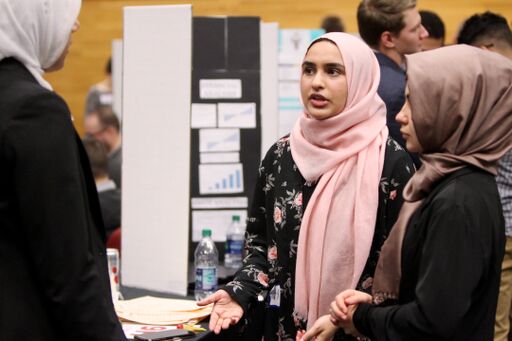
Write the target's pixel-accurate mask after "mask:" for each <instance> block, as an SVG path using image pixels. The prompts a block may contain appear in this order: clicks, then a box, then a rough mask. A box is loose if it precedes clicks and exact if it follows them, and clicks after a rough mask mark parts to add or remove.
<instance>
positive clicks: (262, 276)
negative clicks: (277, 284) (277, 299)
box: [258, 272, 268, 287]
mask: <svg viewBox="0 0 512 341" xmlns="http://www.w3.org/2000/svg"><path fill="white" fill-rule="evenodd" d="M258 282H260V284H261V285H263V286H266V287H268V275H267V274H266V273H263V272H260V273H259V274H258Z"/></svg>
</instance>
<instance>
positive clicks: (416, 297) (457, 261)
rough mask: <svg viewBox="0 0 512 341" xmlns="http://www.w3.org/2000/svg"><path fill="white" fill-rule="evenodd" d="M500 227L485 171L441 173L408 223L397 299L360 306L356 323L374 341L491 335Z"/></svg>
mask: <svg viewBox="0 0 512 341" xmlns="http://www.w3.org/2000/svg"><path fill="white" fill-rule="evenodd" d="M503 226H504V222H503V215H502V211H501V205H500V198H499V196H498V191H497V188H496V183H495V180H494V176H493V175H492V174H489V173H486V172H483V171H480V170H476V169H474V168H463V169H462V170H459V171H457V172H456V173H454V174H452V175H450V176H448V177H447V178H445V179H444V180H443V181H442V182H441V183H439V185H437V187H436V188H435V189H434V191H432V193H431V194H430V195H429V197H428V198H426V199H425V201H424V203H423V204H422V206H421V208H420V209H418V210H417V211H416V212H415V213H414V214H413V216H412V217H411V221H410V223H409V225H408V229H407V232H406V235H405V238H404V242H403V248H402V278H401V282H400V297H399V302H398V304H396V305H388V306H386V307H379V306H372V305H369V304H362V305H360V306H359V308H358V309H357V310H356V313H355V314H354V323H355V325H356V328H357V329H358V330H359V331H360V332H362V333H363V334H364V335H367V336H368V337H370V338H371V339H372V340H374V341H381V340H382V341H384V340H386V341H388V340H393V341H406V340H410V341H413V340H414V341H421V340H431V341H434V340H435V341H442V340H450V341H459V340H460V341H463V340H464V341H473V340H474V341H487V340H492V339H493V333H494V320H495V312H496V303H497V298H498V291H499V282H500V273H501V261H502V258H503V252H504V238H505V235H504V229H503Z"/></svg>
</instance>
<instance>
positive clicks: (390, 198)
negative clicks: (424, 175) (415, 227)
mask: <svg viewBox="0 0 512 341" xmlns="http://www.w3.org/2000/svg"><path fill="white" fill-rule="evenodd" d="M393 144H394V145H395V147H392V148H399V149H398V150H395V151H394V152H393V153H394V159H395V160H394V162H393V164H392V171H391V173H390V175H389V179H388V181H389V184H388V193H387V199H386V215H385V217H386V218H385V226H386V232H387V234H389V232H390V231H391V228H392V227H393V225H395V223H396V220H397V219H398V215H399V213H400V209H401V208H402V204H403V203H404V197H403V191H404V188H405V185H407V183H408V182H409V179H410V178H411V177H412V176H413V175H414V172H415V167H414V163H413V162H412V159H411V157H410V156H409V154H408V153H407V152H406V151H405V150H404V149H402V147H400V146H399V145H398V143H396V142H395V141H393Z"/></svg>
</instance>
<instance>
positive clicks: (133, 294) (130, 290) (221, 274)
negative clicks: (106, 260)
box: [121, 263, 237, 341]
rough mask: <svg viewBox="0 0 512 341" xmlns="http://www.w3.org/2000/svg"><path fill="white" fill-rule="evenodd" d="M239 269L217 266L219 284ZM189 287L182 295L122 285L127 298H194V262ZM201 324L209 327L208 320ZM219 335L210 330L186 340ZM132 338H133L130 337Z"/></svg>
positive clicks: (211, 338) (124, 296)
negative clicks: (185, 293)
mask: <svg viewBox="0 0 512 341" xmlns="http://www.w3.org/2000/svg"><path fill="white" fill-rule="evenodd" d="M236 270H237V269H230V268H226V267H224V265H219V266H218V268H217V272H218V282H219V285H222V284H225V283H227V282H229V281H230V280H231V279H232V278H233V275H234V273H235V272H236ZM188 282H189V283H188V288H187V296H185V297H183V296H181V295H177V294H172V293H165V292H157V291H153V290H147V289H141V288H134V287H127V286H123V285H121V293H122V294H123V298H124V299H125V300H129V299H133V298H137V297H142V296H154V297H163V298H179V299H190V300H194V299H195V298H194V265H193V264H192V263H190V264H189V269H188ZM201 325H202V326H203V327H204V328H205V329H208V320H204V321H203V322H202V323H201ZM217 339H218V336H216V335H215V334H213V333H212V332H210V331H206V332H202V333H198V334H197V335H196V336H195V337H192V338H187V339H184V340H190V341H193V340H202V341H212V340H217ZM130 340H132V339H130Z"/></svg>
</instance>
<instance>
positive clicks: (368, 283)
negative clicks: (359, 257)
mask: <svg viewBox="0 0 512 341" xmlns="http://www.w3.org/2000/svg"><path fill="white" fill-rule="evenodd" d="M372 285H373V277H368V278H367V279H365V280H364V281H363V283H362V284H361V286H362V287H363V289H368V288H369V287H371V286H372Z"/></svg>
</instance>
